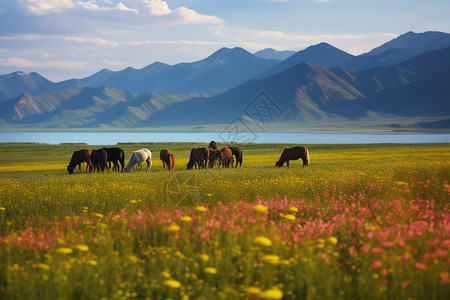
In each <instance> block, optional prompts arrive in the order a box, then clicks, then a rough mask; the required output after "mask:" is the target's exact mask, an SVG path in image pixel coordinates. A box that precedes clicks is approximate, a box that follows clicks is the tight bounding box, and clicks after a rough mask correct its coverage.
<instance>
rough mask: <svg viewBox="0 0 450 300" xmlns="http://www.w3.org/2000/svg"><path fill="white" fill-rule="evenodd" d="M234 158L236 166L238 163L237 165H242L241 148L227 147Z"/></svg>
mask: <svg viewBox="0 0 450 300" xmlns="http://www.w3.org/2000/svg"><path fill="white" fill-rule="evenodd" d="M228 148H230V150H231V152H232V153H233V155H234V157H235V158H236V168H237V165H238V163H239V166H240V167H242V150H241V149H240V148H238V147H228Z"/></svg>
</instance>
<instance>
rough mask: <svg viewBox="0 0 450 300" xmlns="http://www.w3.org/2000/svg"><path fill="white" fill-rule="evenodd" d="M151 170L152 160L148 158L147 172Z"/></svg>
mask: <svg viewBox="0 0 450 300" xmlns="http://www.w3.org/2000/svg"><path fill="white" fill-rule="evenodd" d="M151 171H152V161H151V160H150V159H147V172H151Z"/></svg>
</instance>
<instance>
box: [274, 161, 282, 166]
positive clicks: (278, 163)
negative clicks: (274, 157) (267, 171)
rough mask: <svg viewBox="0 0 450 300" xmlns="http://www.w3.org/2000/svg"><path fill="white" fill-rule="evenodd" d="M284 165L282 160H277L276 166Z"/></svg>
mask: <svg viewBox="0 0 450 300" xmlns="http://www.w3.org/2000/svg"><path fill="white" fill-rule="evenodd" d="M282 166H283V163H281V162H280V161H277V162H276V163H275V167H282Z"/></svg>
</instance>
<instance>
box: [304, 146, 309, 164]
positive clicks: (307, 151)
mask: <svg viewBox="0 0 450 300" xmlns="http://www.w3.org/2000/svg"><path fill="white" fill-rule="evenodd" d="M305 150H306V151H305V152H306V165H309V150H308V148H305Z"/></svg>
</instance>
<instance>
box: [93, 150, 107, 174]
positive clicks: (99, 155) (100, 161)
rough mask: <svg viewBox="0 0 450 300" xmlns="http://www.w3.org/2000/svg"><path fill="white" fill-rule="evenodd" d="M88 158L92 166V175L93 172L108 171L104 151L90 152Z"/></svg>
mask: <svg viewBox="0 0 450 300" xmlns="http://www.w3.org/2000/svg"><path fill="white" fill-rule="evenodd" d="M89 158H90V159H91V162H92V165H93V166H94V173H95V170H97V173H100V170H101V171H102V172H104V171H105V169H108V154H106V151H105V149H97V150H92V153H91V155H90V157H89Z"/></svg>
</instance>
